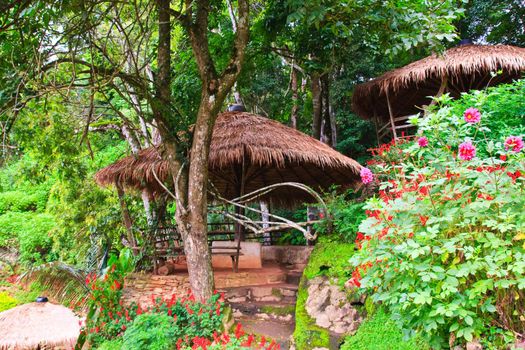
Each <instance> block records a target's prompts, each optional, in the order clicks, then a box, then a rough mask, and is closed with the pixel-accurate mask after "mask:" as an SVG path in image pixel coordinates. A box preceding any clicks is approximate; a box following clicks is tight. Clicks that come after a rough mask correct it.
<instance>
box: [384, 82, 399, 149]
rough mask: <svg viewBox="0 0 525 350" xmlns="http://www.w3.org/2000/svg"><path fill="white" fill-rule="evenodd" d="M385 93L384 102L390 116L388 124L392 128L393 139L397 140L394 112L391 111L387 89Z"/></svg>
mask: <svg viewBox="0 0 525 350" xmlns="http://www.w3.org/2000/svg"><path fill="white" fill-rule="evenodd" d="M385 93H386V104H387V106H388V115H389V116H390V126H391V128H392V135H394V140H397V134H396V123H395V121H394V114H393V113H392V106H391V105H390V97H389V96H388V90H387V91H386V92H385Z"/></svg>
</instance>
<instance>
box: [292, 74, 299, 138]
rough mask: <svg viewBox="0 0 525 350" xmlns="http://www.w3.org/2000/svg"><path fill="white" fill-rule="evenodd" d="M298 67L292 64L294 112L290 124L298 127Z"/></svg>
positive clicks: (295, 127)
mask: <svg viewBox="0 0 525 350" xmlns="http://www.w3.org/2000/svg"><path fill="white" fill-rule="evenodd" d="M297 73H298V72H297V69H295V68H294V66H293V65H292V82H291V88H292V112H291V113H290V126H291V127H292V128H294V129H297V112H298V111H299V86H298V84H297Z"/></svg>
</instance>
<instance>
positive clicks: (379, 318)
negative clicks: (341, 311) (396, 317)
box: [341, 309, 430, 350]
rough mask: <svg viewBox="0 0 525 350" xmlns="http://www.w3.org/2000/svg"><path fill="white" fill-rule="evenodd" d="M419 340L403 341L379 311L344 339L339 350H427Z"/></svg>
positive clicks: (400, 333) (383, 313) (395, 327)
mask: <svg viewBox="0 0 525 350" xmlns="http://www.w3.org/2000/svg"><path fill="white" fill-rule="evenodd" d="M429 349H430V347H429V346H428V345H427V344H426V343H425V342H424V341H423V340H422V339H420V338H418V337H416V338H411V339H409V340H404V339H403V333H402V332H401V329H399V327H398V326H397V325H396V324H395V323H394V322H393V321H392V320H391V319H390V317H389V316H388V315H387V314H386V313H385V312H384V311H383V310H382V309H379V310H377V312H376V313H375V314H373V315H372V316H371V317H370V318H369V319H367V320H366V321H365V322H363V324H362V325H361V327H359V329H358V330H357V332H356V334H355V335H353V336H349V337H347V338H346V339H345V342H344V344H343V345H342V346H341V350H429Z"/></svg>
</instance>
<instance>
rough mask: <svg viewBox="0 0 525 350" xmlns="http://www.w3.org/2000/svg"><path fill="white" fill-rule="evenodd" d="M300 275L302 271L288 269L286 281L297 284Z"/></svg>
mask: <svg viewBox="0 0 525 350" xmlns="http://www.w3.org/2000/svg"><path fill="white" fill-rule="evenodd" d="M302 275H303V272H302V271H290V272H288V273H287V274H286V283H289V284H295V285H299V282H300V281H301V276H302Z"/></svg>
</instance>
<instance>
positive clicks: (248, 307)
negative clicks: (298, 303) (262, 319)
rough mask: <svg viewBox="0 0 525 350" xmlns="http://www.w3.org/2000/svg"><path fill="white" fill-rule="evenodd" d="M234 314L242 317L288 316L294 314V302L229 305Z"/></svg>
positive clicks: (254, 302) (255, 302)
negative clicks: (259, 315)
mask: <svg viewBox="0 0 525 350" xmlns="http://www.w3.org/2000/svg"><path fill="white" fill-rule="evenodd" d="M230 305H231V307H232V309H233V310H234V312H237V313H238V314H242V315H243V316H250V315H257V314H268V315H270V316H288V315H292V316H293V315H294V313H295V301H294V300H283V301H279V302H271V301H253V302H249V303H231V304H230Z"/></svg>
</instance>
